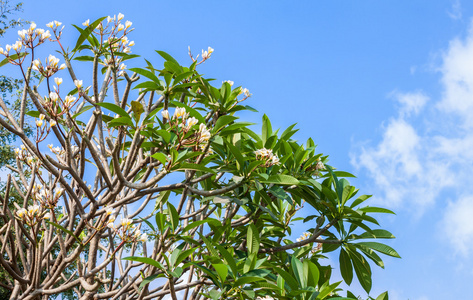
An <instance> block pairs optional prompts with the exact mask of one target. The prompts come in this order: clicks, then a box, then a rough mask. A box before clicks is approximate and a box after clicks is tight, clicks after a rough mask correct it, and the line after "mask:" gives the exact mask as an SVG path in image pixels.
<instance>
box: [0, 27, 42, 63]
mask: <svg viewBox="0 0 473 300" xmlns="http://www.w3.org/2000/svg"><path fill="white" fill-rule="evenodd" d="M18 36H19V37H20V38H19V39H18V40H17V41H16V42H15V43H14V44H12V45H5V49H3V48H0V54H3V55H5V56H6V57H9V56H10V51H11V50H13V51H15V54H20V53H21V52H22V50H23V46H24V47H25V48H30V49H33V48H34V47H36V46H38V45H40V44H42V43H44V42H45V41H46V40H47V39H49V38H50V37H51V33H50V32H49V30H44V29H41V28H36V24H35V23H31V24H30V27H29V28H28V29H22V30H18ZM36 40H38V41H37V42H36V44H35V41H36Z"/></svg>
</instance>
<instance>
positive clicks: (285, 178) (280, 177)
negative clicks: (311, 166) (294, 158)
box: [261, 174, 300, 185]
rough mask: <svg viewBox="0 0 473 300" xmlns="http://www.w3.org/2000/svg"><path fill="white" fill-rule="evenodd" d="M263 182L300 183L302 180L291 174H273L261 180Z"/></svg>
mask: <svg viewBox="0 0 473 300" xmlns="http://www.w3.org/2000/svg"><path fill="white" fill-rule="evenodd" d="M261 182H262V183H274V184H283V185H299V184H300V182H299V180H297V179H296V178H294V177H292V176H290V175H284V174H276V175H271V176H269V177H268V179H266V180H261Z"/></svg>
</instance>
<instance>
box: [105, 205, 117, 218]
mask: <svg viewBox="0 0 473 300" xmlns="http://www.w3.org/2000/svg"><path fill="white" fill-rule="evenodd" d="M105 213H106V214H107V216H109V215H111V214H113V213H115V209H114V208H113V207H107V208H106V209H105Z"/></svg>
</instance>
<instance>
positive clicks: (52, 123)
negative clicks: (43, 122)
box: [49, 119, 57, 127]
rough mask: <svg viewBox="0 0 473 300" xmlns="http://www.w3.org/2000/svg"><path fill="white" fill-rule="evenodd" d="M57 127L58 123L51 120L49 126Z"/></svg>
mask: <svg viewBox="0 0 473 300" xmlns="http://www.w3.org/2000/svg"><path fill="white" fill-rule="evenodd" d="M56 125H57V123H56V121H54V120H53V119H51V120H50V121H49V126H50V127H53V126H56Z"/></svg>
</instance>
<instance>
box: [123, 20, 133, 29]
mask: <svg viewBox="0 0 473 300" xmlns="http://www.w3.org/2000/svg"><path fill="white" fill-rule="evenodd" d="M132 24H133V23H132V22H130V21H126V22H125V28H126V29H128V28H130V27H131V25H132Z"/></svg>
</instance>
